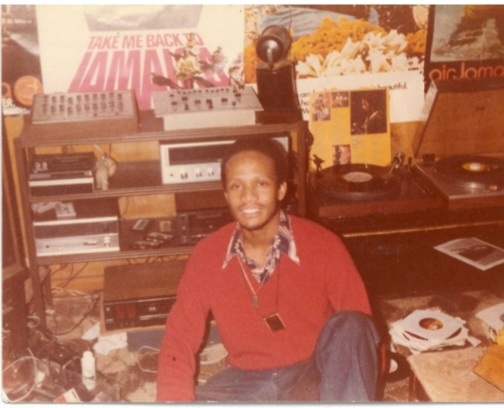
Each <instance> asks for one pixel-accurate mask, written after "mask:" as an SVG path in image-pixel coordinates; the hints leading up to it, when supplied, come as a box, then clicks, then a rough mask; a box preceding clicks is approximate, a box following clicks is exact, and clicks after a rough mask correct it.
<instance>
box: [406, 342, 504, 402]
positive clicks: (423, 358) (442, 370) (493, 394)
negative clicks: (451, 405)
mask: <svg viewBox="0 0 504 408" xmlns="http://www.w3.org/2000/svg"><path fill="white" fill-rule="evenodd" d="M484 351H485V348H481V347H468V348H463V349H458V350H449V351H442V352H430V353H421V354H417V355H412V356H410V357H408V363H409V364H410V367H411V370H412V372H413V373H414V374H415V377H416V379H417V381H418V382H419V383H420V384H421V385H422V388H423V390H424V391H425V394H426V395H427V397H428V398H429V400H430V401H434V402H504V392H502V391H500V390H499V389H498V388H497V387H495V386H493V385H492V384H490V383H488V382H487V381H485V380H483V379H482V378H481V377H479V376H478V375H477V374H475V373H474V372H473V371H472V370H473V368H474V366H475V365H476V363H477V362H478V360H479V359H480V357H481V356H482V355H483V353H484Z"/></svg>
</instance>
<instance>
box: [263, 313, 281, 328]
mask: <svg viewBox="0 0 504 408" xmlns="http://www.w3.org/2000/svg"><path fill="white" fill-rule="evenodd" d="M264 323H266V326H268V327H269V328H270V330H271V331H272V332H277V331H280V330H283V329H285V324H284V322H283V320H282V318H281V317H280V315H279V314H278V313H273V314H270V315H269V316H266V317H265V318H264Z"/></svg>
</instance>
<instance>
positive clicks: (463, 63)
mask: <svg viewBox="0 0 504 408" xmlns="http://www.w3.org/2000/svg"><path fill="white" fill-rule="evenodd" d="M429 20H430V21H429V27H431V29H430V30H429V36H428V40H427V53H426V63H425V66H426V68H425V83H426V87H428V86H429V84H430V82H431V81H436V80H460V79H476V80H477V79H485V78H493V77H501V78H502V77H503V76H504V5H435V6H431V11H430V16H429Z"/></svg>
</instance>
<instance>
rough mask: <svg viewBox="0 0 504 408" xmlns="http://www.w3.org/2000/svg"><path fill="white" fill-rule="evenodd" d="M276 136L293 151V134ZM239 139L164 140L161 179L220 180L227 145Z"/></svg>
mask: <svg viewBox="0 0 504 408" xmlns="http://www.w3.org/2000/svg"><path fill="white" fill-rule="evenodd" d="M257 137H274V138H275V139H276V140H277V141H278V142H280V143H281V144H282V145H283V147H284V148H285V150H286V151H287V152H289V141H290V136H289V133H288V132H285V133H284V134H281V135H273V136H271V135H270V136H268V135H261V136H259V135H258V136H257ZM234 142H235V140H233V139H232V140H229V139H228V140H219V141H200V142H190V143H177V142H175V143H160V145H159V148H160V157H161V179H162V182H163V184H180V183H196V182H206V181H219V180H220V178H221V174H220V165H221V161H222V158H223V157H224V154H225V152H226V149H227V147H228V146H229V145H230V144H232V143H234Z"/></svg>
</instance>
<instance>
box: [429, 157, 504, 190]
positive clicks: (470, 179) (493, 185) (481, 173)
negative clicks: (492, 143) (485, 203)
mask: <svg viewBox="0 0 504 408" xmlns="http://www.w3.org/2000/svg"><path fill="white" fill-rule="evenodd" d="M434 172H435V173H436V174H439V175H441V177H446V178H447V179H449V180H450V181H451V182H452V183H455V184H457V185H460V186H463V187H466V188H475V189H479V188H483V189H489V190H497V189H498V188H499V187H502V186H503V185H504V160H502V159H499V158H496V157H485V156H479V155H456V156H452V157H447V158H444V159H441V160H439V161H437V162H436V163H435V164H434Z"/></svg>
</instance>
